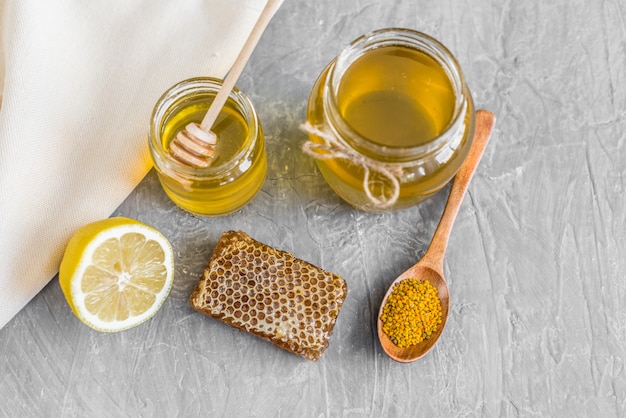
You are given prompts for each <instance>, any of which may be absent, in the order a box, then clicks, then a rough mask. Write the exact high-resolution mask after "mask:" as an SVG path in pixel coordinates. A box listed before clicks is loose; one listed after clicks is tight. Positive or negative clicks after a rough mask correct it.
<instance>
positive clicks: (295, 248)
mask: <svg viewBox="0 0 626 418" xmlns="http://www.w3.org/2000/svg"><path fill="white" fill-rule="evenodd" d="M625 21H626V3H624V2H623V1H621V0H607V1H602V2H596V1H590V0H554V1H550V2H542V1H533V0H522V1H517V2H513V1H497V0H476V1H472V2H468V1H464V2H459V1H449V0H444V1H441V2H431V1H426V0H396V1H381V0H376V1H375V0H354V1H335V0H319V1H302V0H286V1H285V4H284V5H283V8H282V9H281V10H280V11H279V13H278V15H277V16H276V18H275V20H274V21H273V22H272V23H271V25H270V27H269V29H268V31H267V33H266V35H265V37H264V38H263V39H262V41H261V43H260V45H259V47H258V49H257V51H256V52H255V55H254V57H253V58H252V60H251V62H250V63H249V66H248V67H247V68H246V71H245V73H244V75H243V77H242V79H241V81H240V83H239V86H240V87H241V88H242V89H243V90H244V91H246V93H247V94H248V95H249V96H250V98H251V99H252V101H253V102H254V104H255V105H256V107H257V110H258V112H259V114H260V117H261V119H262V122H263V125H264V127H265V131H266V134H267V142H268V158H269V172H268V177H267V180H266V182H265V184H264V186H263V189H262V191H261V192H260V194H259V195H258V196H257V197H256V199H255V200H254V201H253V202H252V203H251V204H250V205H248V206H247V207H246V208H244V209H243V210H241V211H239V212H238V213H236V214H233V215H231V216H228V217H223V218H217V219H201V218H196V217H193V216H190V215H188V214H186V213H185V212H183V211H181V210H179V209H178V208H176V207H175V206H174V205H173V204H172V203H171V202H170V201H169V200H168V198H167V197H166V196H165V195H164V193H163V191H162V190H161V188H160V185H159V183H158V181H157V179H156V175H155V173H154V172H151V173H150V174H149V175H148V176H147V177H146V178H145V180H144V181H143V182H142V183H141V184H140V185H139V186H138V187H137V189H136V190H135V191H134V192H133V194H132V195H131V196H130V197H129V198H128V199H127V201H126V202H125V203H124V204H122V205H121V206H120V207H119V209H118V210H117V211H116V214H119V215H124V216H128V217H132V218H136V219H139V220H142V221H144V222H146V223H149V224H151V225H154V226H155V227H157V228H158V229H159V230H161V231H162V232H163V233H164V234H166V235H167V236H168V238H169V239H170V240H171V241H172V243H173V246H174V249H175V253H176V278H175V284H174V288H173V290H172V293H171V295H170V297H169V298H168V300H167V301H166V303H165V305H164V306H163V308H162V309H161V311H160V312H159V313H158V314H157V315H156V316H155V317H154V318H153V319H152V320H150V321H149V322H147V323H145V324H143V325H141V326H139V327H137V328H134V329H132V330H129V331H125V332H122V333H117V334H102V333H98V332H96V331H92V330H90V329H89V328H87V327H85V326H83V325H82V324H81V323H80V322H79V321H78V320H77V319H76V318H75V317H74V316H73V315H72V313H71V312H70V310H69V308H68V306H67V304H66V303H65V300H64V298H63V295H62V293H61V290H60V288H59V284H58V279H56V278H55V279H54V280H52V281H51V282H50V284H49V285H48V286H47V287H46V288H45V289H44V290H43V291H42V292H41V293H40V294H39V295H38V296H37V297H36V298H35V299H33V300H32V301H31V302H30V303H29V304H28V305H27V306H26V307H25V308H24V309H23V310H22V311H21V312H20V313H19V314H18V315H17V316H16V317H15V318H14V319H13V320H12V321H11V322H9V324H8V325H6V326H5V327H4V328H3V329H1V330H0V353H2V355H1V356H0V416H7V417H9V416H11V417H13V416H19V417H29V416H33V417H39V416H59V417H60V416H63V417H66V416H67V417H70V416H77V417H88V416H89V417H91V416H94V417H98V416H129V417H140V416H141V417H160V416H163V417H173V416H180V417H191V416H216V417H220V416H225V417H239V416H258V417H272V416H276V417H292V416H298V417H370V416H371V417H379V416H394V417H395V416H417V417H419V416H437V417H464V416H485V417H517V416H549V417H576V416H598V417H619V416H624V415H625V414H626V308H624V306H625V305H626V303H625V302H626V233H625V230H624V228H625V225H626V211H625V209H626V86H625V81H626V80H625V78H626V65H625V64H626V53H625V51H626V24H625V23H624V22H625ZM391 26H399V27H408V28H412V29H417V30H420V31H423V32H426V33H428V34H430V35H432V36H434V37H436V38H438V39H439V40H441V41H442V42H443V43H444V44H446V45H447V46H448V47H449V48H450V50H451V51H452V52H453V53H454V54H455V56H456V57H457V58H458V60H459V62H460V64H461V66H462V67H463V69H464V72H465V75H466V78H467V82H468V84H469V85H470V88H471V89H472V92H473V95H474V99H475V101H476V104H477V107H479V108H485V109H488V110H491V111H493V112H494V113H496V115H497V117H498V121H497V129H496V131H495V134H494V137H493V140H492V143H491V144H490V145H489V147H488V149H487V151H486V154H485V157H484V159H483V161H482V163H481V165H480V167H479V169H478V172H477V174H476V176H475V178H474V180H473V183H472V184H471V186H470V189H469V194H468V195H467V196H466V199H465V202H464V204H463V206H462V208H461V211H460V213H459V216H458V218H457V223H456V225H455V227H454V230H453V233H452V237H451V239H450V243H449V247H448V254H447V258H446V263H445V269H446V275H447V277H448V280H449V285H450V293H451V311H450V318H449V320H448V325H447V327H446V329H445V331H444V334H443V336H442V338H441V340H440V341H439V342H438V344H437V346H436V347H435V349H434V350H433V351H431V352H430V353H429V354H428V355H427V356H426V357H424V358H423V359H421V360H419V361H417V362H415V363H411V364H399V363H395V362H393V361H392V360H390V359H389V358H388V357H387V356H386V355H385V354H384V353H383V351H382V349H381V347H380V346H379V344H378V341H377V338H376V332H375V315H376V312H377V310H378V305H379V302H380V300H381V299H382V297H383V294H384V292H385V290H386V287H387V285H388V284H389V283H390V282H391V281H392V279H393V278H394V277H395V276H396V275H398V274H399V273H400V272H402V271H404V270H405V269H406V268H408V267H409V266H410V265H412V264H413V263H414V262H416V261H417V260H418V258H419V256H420V255H421V254H423V252H424V251H425V250H426V248H427V246H428V243H429V241H430V238H431V236H432V233H433V232H434V229H435V226H436V224H437V222H438V219H439V216H440V214H441V211H442V208H443V205H444V203H445V199H446V192H447V189H446V190H444V191H443V192H441V193H439V194H438V195H436V196H435V197H434V198H433V199H431V200H429V201H428V202H426V203H424V204H421V205H419V206H417V207H415V208H412V209H409V210H405V211H402V212H398V213H393V214H385V215H372V214H367V213H363V212H358V211H356V210H354V209H352V208H351V207H349V206H348V205H346V204H344V203H343V202H342V201H341V200H340V199H339V198H338V197H336V196H335V195H334V194H333V193H332V192H331V191H330V190H329V189H328V187H327V186H326V184H325V183H324V181H323V180H322V178H321V177H320V175H319V173H318V171H317V169H316V167H315V164H314V163H313V162H312V161H311V160H310V159H309V158H308V157H305V156H304V155H303V154H302V153H301V152H300V149H299V147H300V144H301V143H302V142H303V141H304V140H305V135H304V134H303V133H302V132H301V131H300V130H299V129H298V125H299V124H300V123H301V122H302V121H303V120H304V113H305V105H306V100H307V96H308V94H309V91H310V88H311V86H312V85H313V82H314V80H315V78H316V77H317V75H318V74H319V72H320V71H321V70H322V68H323V67H324V66H325V65H326V64H327V63H328V62H329V61H330V60H331V59H332V58H333V57H334V56H335V55H336V54H337V53H338V52H339V51H340V50H341V49H342V48H343V47H344V46H345V45H346V44H347V43H348V42H350V41H351V40H352V39H354V38H356V37H357V36H359V35H361V34H363V33H365V32H368V31H370V30H373V29H379V28H383V27H391ZM228 229H242V230H244V231H246V232H248V233H249V234H250V235H251V236H253V237H254V238H256V239H258V240H260V241H263V242H266V243H268V244H271V245H273V246H275V247H277V248H280V249H284V250H288V251H291V252H293V253H295V254H296V255H297V256H298V257H300V258H303V259H305V260H308V261H311V262H313V263H314V264H316V265H319V266H321V267H323V268H325V269H327V270H332V271H334V272H336V273H338V274H341V275H342V276H343V277H344V278H345V279H346V281H347V282H348V287H349V295H348V298H347V300H346V302H345V304H344V307H343V310H342V312H341V315H340V317H339V320H338V322H337V325H336V327H335V332H334V335H333V337H332V339H331V344H330V347H329V348H328V350H327V351H326V352H325V353H324V355H323V356H322V358H321V359H320V360H319V361H318V362H316V363H312V362H309V361H306V360H303V359H301V358H299V357H296V356H293V355H291V354H289V353H286V352H283V351H281V350H278V349H276V348H275V347H273V346H272V345H270V344H268V343H266V342H263V341H261V340H259V339H257V338H255V337H253V336H250V335H247V334H245V333H241V332H237V331H235V330H234V329H232V328H229V327H226V326H224V325H222V324H220V323H218V322H216V321H213V320H210V319H208V318H206V317H203V316H202V315H200V314H198V313H196V312H195V311H193V310H192V309H191V308H190V307H189V304H188V297H189V295H190V293H191V290H192V288H193V286H194V285H195V283H196V282H197V280H198V279H199V276H200V274H201V272H202V270H203V268H204V267H205V265H206V263H207V260H208V258H209V256H210V253H211V251H212V249H213V246H214V245H215V243H216V242H217V240H218V238H219V236H220V234H221V233H222V232H223V231H225V230H228Z"/></svg>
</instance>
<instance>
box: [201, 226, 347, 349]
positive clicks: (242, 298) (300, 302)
mask: <svg viewBox="0 0 626 418" xmlns="http://www.w3.org/2000/svg"><path fill="white" fill-rule="evenodd" d="M346 294H347V286H346V283H345V281H344V280H343V279H342V278H341V277H340V276H338V275H336V274H334V273H329V272H327V271H324V270H322V269H320V268H318V267H316V266H314V265H312V264H310V263H308V262H306V261H303V260H300V259H298V258H296V257H295V256H294V255H292V254H290V253H288V252H285V251H281V250H277V249H275V248H272V247H270V246H268V245H265V244H263V243H260V242H258V241H256V240H254V239H252V238H251V237H250V236H248V235H247V234H246V233H245V232H242V231H228V232H225V233H224V234H223V235H222V237H221V238H220V240H219V242H218V243H217V246H216V247H215V250H214V251H213V254H212V256H211V259H210V261H209V265H208V267H207V268H206V269H205V271H204V273H203V275H202V278H201V279H200V281H199V282H198V284H197V285H196V288H195V289H194V291H193V293H192V294H191V298H190V303H191V306H192V307H193V308H194V309H196V310H197V311H199V312H201V313H203V314H205V315H207V316H211V317H213V318H217V319H219V320H221V321H223V322H225V323H227V324H229V325H231V326H234V327H236V328H239V329H242V330H245V331H247V332H249V333H251V334H254V335H256V336H258V337H260V338H262V339H264V340H267V341H269V342H271V343H273V344H274V345H276V346H277V347H280V348H282V349H284V350H287V351H290V352H292V353H294V354H297V355H299V356H302V357H304V358H306V359H309V360H312V361H315V360H317V359H318V358H319V357H320V356H321V355H322V353H323V352H324V350H325V349H326V348H327V347H328V343H329V340H330V336H331V334H332V332H333V327H334V325H335V321H336V320H337V317H338V315H339V311H340V310H341V306H342V305H343V301H344V300H345V298H346Z"/></svg>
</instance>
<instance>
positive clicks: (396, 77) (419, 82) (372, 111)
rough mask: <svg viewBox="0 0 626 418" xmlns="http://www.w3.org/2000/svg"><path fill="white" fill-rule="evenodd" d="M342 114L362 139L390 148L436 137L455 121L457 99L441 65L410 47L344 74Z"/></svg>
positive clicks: (378, 52)
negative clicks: (453, 119)
mask: <svg viewBox="0 0 626 418" xmlns="http://www.w3.org/2000/svg"><path fill="white" fill-rule="evenodd" d="M337 99H338V103H339V113H340V114H341V116H342V117H343V119H344V120H345V121H346V122H347V123H348V124H349V125H350V126H351V127H352V129H354V130H355V131H356V132H357V133H358V134H360V135H361V136H363V137H364V138H366V139H368V140H369V141H371V142H373V143H376V144H379V145H387V146H391V147H413V146H417V145H422V144H424V143H426V142H428V141H430V140H431V139H433V138H435V137H437V136H438V135H439V134H440V133H441V132H442V131H443V129H444V128H445V127H446V125H447V124H448V122H449V121H450V120H451V119H452V114H453V112H454V106H455V96H454V91H453V88H452V85H451V83H450V79H449V78H448V76H447V75H446V73H445V71H444V70H443V68H442V67H441V65H440V64H439V63H437V61H435V60H434V59H433V58H431V57H430V56H428V55H426V54H424V53H422V52H420V51H418V50H415V49H411V48H405V47H399V46H387V47H380V48H376V49H374V50H372V51H370V52H368V53H367V54H364V55H363V56H361V57H360V58H359V59H357V60H356V61H355V62H354V63H353V64H352V65H351V66H350V67H349V68H348V69H347V70H346V72H345V74H344V76H343V78H342V81H341V83H340V85H339V89H338V92H337Z"/></svg>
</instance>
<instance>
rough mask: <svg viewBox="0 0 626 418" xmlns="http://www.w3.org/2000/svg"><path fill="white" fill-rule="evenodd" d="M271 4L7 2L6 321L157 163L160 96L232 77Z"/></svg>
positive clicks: (0, 266) (2, 139) (1, 223)
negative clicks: (153, 120) (197, 80)
mask: <svg viewBox="0 0 626 418" xmlns="http://www.w3.org/2000/svg"><path fill="white" fill-rule="evenodd" d="M265 2H266V0H185V1H171V0H90V1H84V0H44V1H42V0H5V1H2V2H0V19H1V25H2V26H1V28H2V32H1V34H0V36H1V37H2V39H1V42H0V44H1V46H0V48H1V49H0V88H1V90H2V104H1V106H0V328H2V327H3V326H5V325H6V323H7V322H8V321H9V320H10V319H11V318H12V317H13V316H14V315H15V314H16V313H17V312H18V311H19V310H20V309H21V308H22V307H23V306H24V305H26V304H27V303H28V301H29V300H30V299H31V298H32V297H33V296H35V295H36V294H37V293H38V292H39V291H40V290H41V289H42V288H43V287H44V286H45V285H46V284H47V283H48V282H49V281H50V279H52V278H53V277H54V276H55V274H56V273H57V271H58V267H59V263H60V261H61V258H62V255H63V251H64V249H65V245H66V244H67V242H68V240H69V238H70V237H71V235H72V234H73V233H74V232H75V231H76V230H77V229H78V228H79V227H81V226H83V225H85V224H87V223H89V222H92V221H95V220H98V219H103V218H106V217H108V216H109V215H110V214H111V213H112V212H113V211H114V210H115V209H116V208H117V207H118V206H119V205H120V204H121V202H122V201H123V200H124V199H125V198H126V197H127V196H128V194H129V193H130V192H131V191H132V190H133V188H134V187H135V186H136V185H137V184H138V183H139V181H140V180H141V179H142V178H143V177H144V176H145V174H146V173H147V172H148V170H149V169H150V167H151V161H150V157H149V152H148V145H147V132H148V126H149V122H150V114H151V111H152V108H153V106H154V104H155V103H156V101H157V100H158V98H159V96H160V95H161V94H162V93H163V92H164V91H165V90H166V89H167V88H169V87H170V86H172V85H173V84H175V83H177V82H178V81H181V80H183V79H186V78H189V77H193V76H202V75H207V76H209V75H210V76H217V77H223V76H224V75H225V74H226V72H227V71H228V69H229V68H230V66H231V65H232V62H233V61H234V59H235V58H236V56H237V54H238V53H239V51H240V49H241V46H242V45H243V43H244V41H245V40H246V38H247V36H248V34H249V33H250V31H251V29H252V27H253V25H254V22H255V21H256V19H257V18H258V16H259V14H260V12H261V9H262V8H263V6H264V5H265Z"/></svg>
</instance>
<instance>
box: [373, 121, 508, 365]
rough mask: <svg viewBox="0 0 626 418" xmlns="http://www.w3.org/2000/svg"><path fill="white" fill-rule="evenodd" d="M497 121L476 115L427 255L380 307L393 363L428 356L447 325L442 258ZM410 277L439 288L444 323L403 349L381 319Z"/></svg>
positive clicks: (385, 343) (447, 297)
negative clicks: (467, 147) (468, 144)
mask: <svg viewBox="0 0 626 418" xmlns="http://www.w3.org/2000/svg"><path fill="white" fill-rule="evenodd" d="M495 119H496V118H495V115H494V114H493V113H491V112H488V111H486V110H479V111H478V112H477V113H476V132H475V134H474V142H473V144H472V147H471V149H470V151H469V154H468V155H467V158H466V160H465V161H464V162H463V165H462V166H461V168H460V169H459V171H458V172H457V173H456V176H455V177H454V182H453V183H452V188H451V189H450V195H449V196H448V202H447V203H446V207H445V208H444V211H443V215H441V220H440V221H439V225H438V226H437V229H436V230H435V233H434V235H433V239H432V241H431V243H430V246H429V247H428V250H427V251H426V254H424V257H422V259H421V260H420V261H419V262H418V263H417V264H415V265H414V266H413V267H411V268H410V269H408V270H407V271H405V272H404V273H402V274H401V275H400V276H399V277H398V278H397V279H395V280H394V281H393V283H392V284H391V286H390V287H389V290H387V293H386V294H385V297H384V298H383V301H382V303H381V304H380V310H379V312H378V339H379V340H380V344H381V346H382V347H383V350H384V351H385V353H387V355H389V357H391V358H392V359H393V360H396V361H398V362H402V363H408V362H411V361H415V360H417V359H418V358H420V357H422V356H423V355H425V354H426V353H428V351H430V349H431V348H433V346H434V345H435V343H436V342H437V340H438V339H439V336H440V335H441V332H442V331H443V328H444V327H445V325H446V320H447V318H448V310H449V309H450V294H449V293H448V285H447V284H446V279H445V278H444V276H443V257H444V255H445V252H446V247H447V245H448V237H449V236H450V231H451V230H452V225H453V224H454V220H455V218H456V215H457V213H458V212H459V207H460V206H461V202H462V201H463V197H464V196H465V192H466V191H467V186H468V185H469V183H470V181H471V179H472V176H473V175H474V172H475V171H476V167H477V166H478V163H479V162H480V159H481V157H482V155H483V152H484V151H485V147H486V146H487V143H488V142H489V137H490V136H491V131H492V130H493V126H494V124H495ZM411 278H413V279H418V280H428V282H430V284H431V285H432V286H433V287H435V288H437V291H438V292H439V300H440V301H441V309H442V323H441V324H440V325H439V327H438V328H437V331H436V332H435V333H433V334H432V335H431V336H430V338H429V339H427V340H424V341H422V342H421V343H418V344H415V345H412V346H409V347H405V348H400V347H398V346H397V345H395V344H394V343H393V342H392V341H391V340H390V339H389V337H388V336H387V334H385V332H384V331H383V324H382V321H381V320H380V317H381V315H382V313H383V307H384V306H385V303H387V299H388V298H389V295H390V294H391V292H392V290H393V287H394V286H395V285H396V284H397V283H399V282H400V281H401V280H404V279H411Z"/></svg>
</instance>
